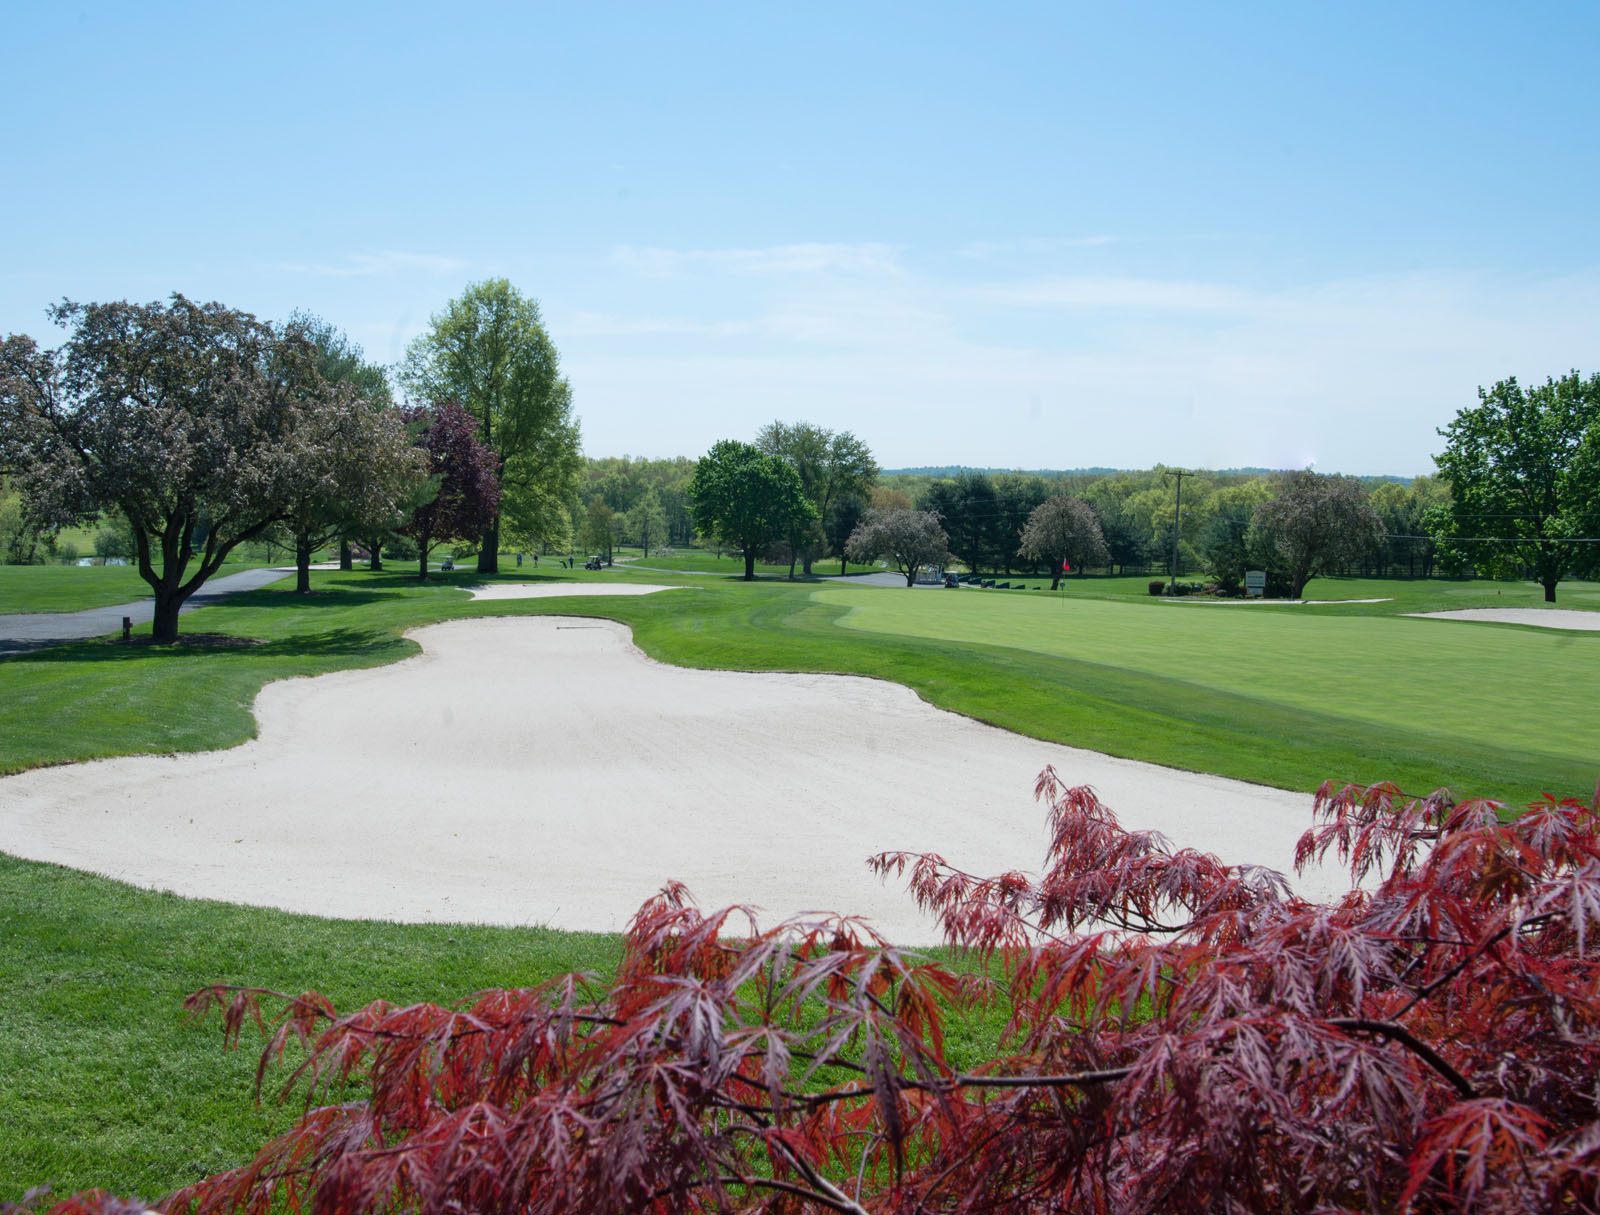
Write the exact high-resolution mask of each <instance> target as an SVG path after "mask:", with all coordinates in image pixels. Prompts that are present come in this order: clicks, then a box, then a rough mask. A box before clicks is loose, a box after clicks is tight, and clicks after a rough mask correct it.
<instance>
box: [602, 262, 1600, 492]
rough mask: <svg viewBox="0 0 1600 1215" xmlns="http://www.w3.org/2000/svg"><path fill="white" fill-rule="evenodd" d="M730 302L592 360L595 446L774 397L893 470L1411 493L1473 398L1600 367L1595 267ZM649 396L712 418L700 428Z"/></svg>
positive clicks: (716, 295)
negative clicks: (1516, 381) (1298, 482)
mask: <svg viewBox="0 0 1600 1215" xmlns="http://www.w3.org/2000/svg"><path fill="white" fill-rule="evenodd" d="M727 287H728V285H727V284H726V283H719V284H716V285H715V289H714V290H712V291H710V292H707V293H704V294H695V293H690V292H683V291H679V290H677V289H676V285H675V289H674V292H673V293H672V295H671V296H670V297H667V298H670V299H671V301H672V303H671V308H670V311H671V312H676V311H677V310H678V309H682V315H683V316H685V317H686V318H691V319H686V320H678V321H666V322H663V321H655V320H651V321H643V322H640V323H638V324H637V325H636V326H635V328H634V329H633V332H639V333H647V332H672V333H676V334H683V335H685V336H683V337H682V339H681V340H679V341H675V342H673V343H672V344H671V345H670V346H666V345H660V344H655V345H647V344H646V343H645V342H644V341H643V340H641V341H640V342H639V344H638V345H632V346H630V345H629V344H628V339H627V338H626V337H623V338H621V339H619V340H610V339H598V340H597V344H590V343H588V342H585V341H580V342H578V343H577V344H576V345H577V349H575V350H574V351H573V352H572V353H573V355H574V356H575V361H574V366H573V368H572V371H573V378H574V383H580V382H581V383H582V384H583V385H584V397H585V401H586V403H587V408H589V409H591V410H592V413H589V414H586V416H587V417H590V418H592V419H593V421H592V424H591V425H588V426H586V434H589V436H590V441H591V444H592V446H593V449H594V450H596V451H602V450H612V449H616V450H622V449H623V448H625V447H629V446H630V445H631V447H633V448H638V449H641V450H644V449H648V450H652V451H655V450H659V451H663V452H665V451H668V450H673V451H676V450H680V449H682V450H699V449H703V447H704V446H706V445H708V444H709V443H710V442H712V441H714V440H715V439H717V438H722V437H727V436H728V435H747V434H748V432H749V430H750V427H751V424H750V423H749V415H750V408H751V406H750V403H751V402H752V401H757V400H759V401H760V402H761V403H762V407H763V410H762V413H763V416H766V415H771V416H789V415H791V414H792V415H793V416H796V417H811V418H813V419H814V420H817V421H819V422H821V423H824V424H828V425H834V426H841V427H848V428H850V429H852V430H854V431H855V432H856V433H857V434H859V435H861V436H862V437H863V438H864V439H866V440H867V441H868V442H869V443H870V444H872V446H873V448H874V450H876V451H879V452H880V453H881V458H883V459H884V460H886V461H888V462H891V463H922V462H932V463H937V462H941V461H946V460H949V459H952V458H959V459H960V460H962V461H964V462H967V463H980V464H982V463H987V464H995V465H1001V466H1006V465H1013V464H1024V465H1035V464H1040V463H1043V464H1052V463H1053V464H1060V465H1063V466H1067V465H1072V464H1111V465H1119V466H1125V467H1134V466H1143V465H1148V464H1150V463H1152V462H1154V461H1156V460H1165V461H1167V462H1169V463H1177V464H1183V463H1190V464H1201V465H1209V466H1217V467H1226V466H1232V465H1240V464H1259V465H1263V466H1268V467H1304V466H1305V465H1306V463H1307V462H1309V461H1315V462H1316V464H1317V466H1318V467H1319V468H1325V469H1329V470H1334V471H1348V472H1398V473H1416V472H1424V471H1427V470H1428V469H1429V468H1430V466H1431V456H1432V453H1433V452H1435V451H1437V450H1438V444H1439V440H1438V436H1437V433H1436V429H1437V428H1438V427H1439V426H1442V425H1444V424H1445V423H1447V422H1448V421H1449V420H1450V418H1451V417H1452V416H1454V414H1455V411H1456V410H1457V409H1459V408H1460V407H1462V406H1463V405H1466V404H1470V403H1471V402H1472V400H1473V399H1474V390H1475V389H1476V387H1477V386H1478V385H1479V384H1489V383H1492V382H1493V381H1494V380H1496V379H1501V378H1504V377H1505V376H1507V375H1512V374H1516V375H1519V376H1522V377H1524V378H1528V377H1538V376H1542V375H1544V374H1549V373H1559V372H1560V371H1562V370H1563V369H1565V368H1566V367H1568V366H1570V365H1573V364H1576V365H1578V366H1584V367H1586V366H1590V365H1592V364H1593V363H1594V361H1595V354H1594V352H1595V351H1596V350H1597V349H1600V348H1597V347H1596V345H1595V338H1594V334H1593V324H1592V321H1593V318H1594V317H1595V316H1596V315H1600V268H1593V269H1586V270H1581V271H1575V272H1573V273H1571V274H1569V275H1565V276H1561V277H1557V278H1549V277H1542V278H1532V277H1528V278H1506V277H1504V276H1494V275H1487V274H1468V273H1442V272H1441V273H1432V274H1430V273H1403V274H1389V275H1371V276H1362V277H1359V278H1349V279H1335V280H1323V281H1320V282H1317V281H1313V282H1302V283H1299V284H1295V285H1285V286H1280V287H1277V288H1266V287H1261V286H1255V285H1246V284H1241V283H1237V282H1229V281H1226V280H1217V279H1212V280H1194V281H1185V280H1165V279H1159V278H1142V277H1138V276H1123V277H1088V276H1084V277H1044V276H1035V277H1033V278H1023V279H1018V280H1016V281H1013V282H1004V283H988V284H982V285H974V284H971V283H968V282H962V281H953V280H950V279H934V278H930V277H928V276H926V275H924V274H921V273H917V272H912V271H907V272H906V273H904V274H902V275H900V276H898V277H895V278H893V279H860V278H846V277H839V276H828V275H821V276H815V277H811V278H802V279H791V280H784V281H782V283H781V289H780V290H777V291H771V290H762V291H760V292H755V293H746V294H743V295H741V294H740V293H738V292H730V291H729V290H728V289H727ZM741 307H743V308H747V309H748V312H747V314H746V315H744V316H740V313H739V309H740V308H741ZM718 313H721V314H722V316H724V317H726V316H729V315H733V316H735V317H739V318H740V319H738V320H737V321H731V322H730V321H722V322H719V321H717V320H716V319H715V318H716V316H717V314H718ZM606 323H607V325H608V326H609V331H610V332H612V333H623V332H625V331H626V326H627V324H628V322H627V321H625V320H621V319H618V318H609V319H608V321H607V322H606ZM695 334H704V335H706V336H702V337H696V336H693V335H695ZM601 342H603V343H604V344H599V343H601ZM585 347H587V348H585ZM1586 351H1587V352H1589V353H1587V354H1586V353H1585V352H1586ZM643 400H649V401H652V402H655V401H659V400H682V401H692V402H695V408H696V409H697V410H704V411H705V412H704V415H703V416H702V415H700V414H696V415H695V419H696V422H697V423H698V426H699V428H700V429H698V430H695V432H694V433H693V434H689V433H688V430H687V429H686V422H685V420H686V418H687V417H688V415H687V413H685V412H683V411H675V410H661V409H659V408H657V407H655V406H654V405H652V406H651V408H650V409H649V410H641V409H640V407H639V406H638V405H637V402H639V401H643ZM952 452H957V453H959V456H957V457H952V455H951V453H952ZM1042 452H1047V453H1051V454H1049V455H1048V456H1045V455H1040V454H1038V453H1042Z"/></svg>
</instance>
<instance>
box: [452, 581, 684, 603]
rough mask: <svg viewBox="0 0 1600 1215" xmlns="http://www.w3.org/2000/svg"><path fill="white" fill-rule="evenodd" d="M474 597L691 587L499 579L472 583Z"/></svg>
mask: <svg viewBox="0 0 1600 1215" xmlns="http://www.w3.org/2000/svg"><path fill="white" fill-rule="evenodd" d="M465 589H466V590H469V591H471V592H472V597H473V598H474V599H550V598H556V597H560V596H563V595H653V594H654V593H655V592H656V591H690V590H693V589H694V588H693V587H688V586H645V585H643V584H642V583H631V582H626V583H604V584H600V585H597V584H594V583H589V582H497V583H495V584H494V585H493V586H469V587H466V588H465Z"/></svg>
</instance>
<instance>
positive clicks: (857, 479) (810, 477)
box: [756, 422, 878, 576]
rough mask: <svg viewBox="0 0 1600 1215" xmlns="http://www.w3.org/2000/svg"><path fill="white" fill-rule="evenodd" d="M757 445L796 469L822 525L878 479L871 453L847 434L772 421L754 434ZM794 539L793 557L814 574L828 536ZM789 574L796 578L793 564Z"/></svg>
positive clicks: (815, 533) (814, 532)
mask: <svg viewBox="0 0 1600 1215" xmlns="http://www.w3.org/2000/svg"><path fill="white" fill-rule="evenodd" d="M756 446H757V447H759V448H760V449H761V450H762V451H764V452H766V453H767V455H769V456H777V457H778V458H779V459H780V460H782V461H783V462H784V463H785V464H787V465H788V466H789V467H790V468H792V469H794V471H795V474H796V475H797V476H798V477H799V478H800V488H801V489H802V490H803V491H804V493H805V495H806V498H807V500H809V501H810V503H811V505H812V506H814V507H815V508H816V519H817V520H818V521H820V520H823V519H826V518H827V517H828V512H829V509H830V508H831V507H832V506H833V504H834V503H835V502H836V501H838V500H839V499H840V498H845V497H858V498H865V497H866V496H867V494H869V493H870V492H871V491H872V487H873V485H875V484H876V483H877V480H878V462H877V461H876V460H875V459H873V457H872V450H871V449H870V448H869V447H868V446H867V445H866V444H865V443H863V442H862V441H861V440H860V439H858V438H856V436H855V435H853V434H851V433H850V432H849V431H848V430H844V431H839V432H838V433H835V432H833V431H831V430H826V429H824V428H823V427H821V426H814V425H812V424H811V423H810V422H794V423H786V422H772V423H769V424H768V425H766V426H763V427H762V428H761V431H760V433H759V434H757V435H756ZM796 539H797V541H798V543H794V544H792V545H791V551H792V555H793V557H797V558H798V559H799V560H800V562H801V566H802V569H803V571H804V572H805V573H806V574H810V573H811V563H812V562H813V561H815V560H816V559H817V558H818V557H819V556H821V554H822V547H823V544H824V542H825V541H826V539H827V537H826V533H825V532H824V531H823V530H822V528H821V527H820V526H818V527H813V528H811V529H810V531H809V532H808V533H806V534H804V535H801V536H798V537H796ZM789 573H790V575H791V576H792V575H793V574H794V562H793V560H791V562H790V567H789Z"/></svg>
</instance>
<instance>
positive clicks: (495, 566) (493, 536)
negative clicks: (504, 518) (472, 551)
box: [478, 514, 500, 574]
mask: <svg viewBox="0 0 1600 1215" xmlns="http://www.w3.org/2000/svg"><path fill="white" fill-rule="evenodd" d="M499 572H500V516H499V515H498V514H497V515H495V517H494V522H493V523H491V524H489V528H488V530H487V531H485V532H484V533H483V542H482V543H481V544H479V545H478V573H480V574H498V573H499Z"/></svg>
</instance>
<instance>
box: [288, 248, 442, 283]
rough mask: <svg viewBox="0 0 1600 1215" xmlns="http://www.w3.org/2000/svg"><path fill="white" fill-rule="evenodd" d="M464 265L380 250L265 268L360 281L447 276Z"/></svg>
mask: <svg viewBox="0 0 1600 1215" xmlns="http://www.w3.org/2000/svg"><path fill="white" fill-rule="evenodd" d="M464 265H466V263H465V262H463V261H461V260H460V259H459V258H454V257H438V256H435V255H433V254H430V253H402V252H400V251H399V250H396V249H380V250H379V251H378V252H376V253H352V254H350V255H349V256H348V257H346V259H345V260H344V261H343V262H341V263H337V264H332V263H326V262H278V263H275V264H273V265H270V266H266V267H264V268H265V269H267V270H276V271H279V272H281V273H285V274H321V275H325V276H327V277H330V278H360V277H365V276H367V275H372V274H393V273H395V272H397V271H403V270H421V271H424V272H425V273H430V274H448V273H449V272H451V271H452V270H459V269H461V267H462V266H464Z"/></svg>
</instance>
